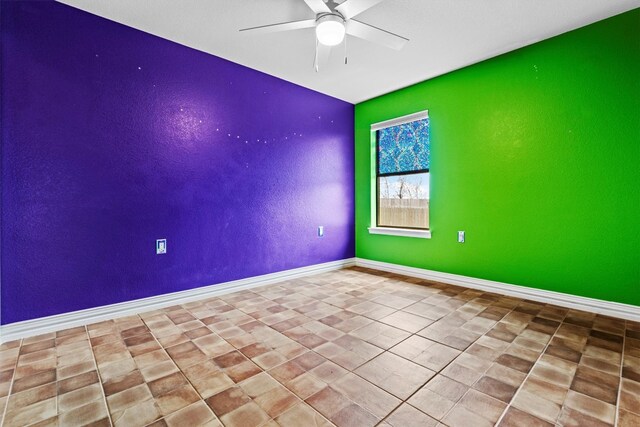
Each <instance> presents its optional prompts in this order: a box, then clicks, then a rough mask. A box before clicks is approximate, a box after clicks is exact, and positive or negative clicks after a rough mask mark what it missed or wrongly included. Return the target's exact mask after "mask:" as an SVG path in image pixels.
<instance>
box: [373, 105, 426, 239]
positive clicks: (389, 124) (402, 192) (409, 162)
mask: <svg viewBox="0 0 640 427" xmlns="http://www.w3.org/2000/svg"><path fill="white" fill-rule="evenodd" d="M371 132H372V140H373V141H375V154H374V155H373V156H372V160H373V163H374V165H375V166H374V168H375V171H374V172H375V174H374V179H375V183H372V184H373V185H372V187H375V194H374V195H373V197H372V199H373V200H372V202H374V203H375V209H374V210H372V227H371V228H370V229H369V231H370V232H371V233H376V234H394V235H405V236H414V237H430V233H429V162H430V147H429V116H428V113H427V112H426V111H423V112H420V113H416V114H411V115H409V116H405V117H400V118H398V119H394V120H389V121H386V122H382V123H377V124H375V125H372V126H371Z"/></svg>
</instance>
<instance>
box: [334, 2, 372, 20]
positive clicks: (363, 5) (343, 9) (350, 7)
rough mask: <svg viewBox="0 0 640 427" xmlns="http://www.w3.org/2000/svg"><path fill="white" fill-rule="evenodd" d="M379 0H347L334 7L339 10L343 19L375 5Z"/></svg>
mask: <svg viewBox="0 0 640 427" xmlns="http://www.w3.org/2000/svg"><path fill="white" fill-rule="evenodd" d="M381 1H382V0H347V1H346V2H344V3H342V4H341V5H340V6H338V7H336V10H337V11H338V12H340V14H341V15H342V16H344V17H345V19H351V18H353V17H354V16H356V15H358V14H360V13H362V12H364V11H365V10H367V9H369V8H371V7H373V6H375V5H377V4H378V3H380V2H381Z"/></svg>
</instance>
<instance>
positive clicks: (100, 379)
mask: <svg viewBox="0 0 640 427" xmlns="http://www.w3.org/2000/svg"><path fill="white" fill-rule="evenodd" d="M88 326H89V325H84V330H85V332H86V334H87V339H88V340H89V348H91V356H92V358H93V366H94V367H95V368H96V374H97V375H98V381H99V382H100V390H101V391H102V400H103V402H104V406H105V409H106V410H107V418H108V419H109V425H111V426H113V419H112V418H111V411H109V403H108V402H107V393H106V392H105V391H104V383H103V382H102V375H100V369H98V361H97V360H96V354H95V352H94V351H93V344H91V336H90V335H89V327H88Z"/></svg>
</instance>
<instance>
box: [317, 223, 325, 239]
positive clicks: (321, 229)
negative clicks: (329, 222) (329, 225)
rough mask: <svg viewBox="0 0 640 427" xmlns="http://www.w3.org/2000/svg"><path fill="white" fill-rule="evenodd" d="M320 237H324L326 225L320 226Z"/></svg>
mask: <svg viewBox="0 0 640 427" xmlns="http://www.w3.org/2000/svg"><path fill="white" fill-rule="evenodd" d="M318 237H324V225H319V226H318Z"/></svg>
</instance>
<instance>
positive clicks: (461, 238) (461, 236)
mask: <svg viewBox="0 0 640 427" xmlns="http://www.w3.org/2000/svg"><path fill="white" fill-rule="evenodd" d="M458 243H464V231H458Z"/></svg>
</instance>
